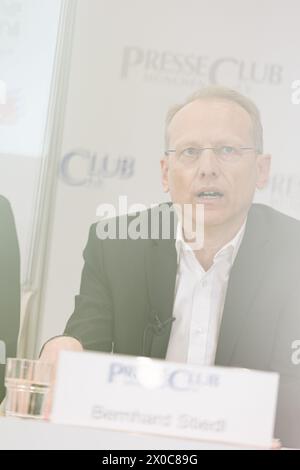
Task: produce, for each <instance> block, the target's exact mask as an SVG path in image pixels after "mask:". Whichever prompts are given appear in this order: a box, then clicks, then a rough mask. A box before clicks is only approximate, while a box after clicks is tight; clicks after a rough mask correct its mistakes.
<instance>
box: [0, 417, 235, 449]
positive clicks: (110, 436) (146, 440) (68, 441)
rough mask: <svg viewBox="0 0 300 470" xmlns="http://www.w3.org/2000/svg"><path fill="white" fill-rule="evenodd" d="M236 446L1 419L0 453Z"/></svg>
mask: <svg viewBox="0 0 300 470" xmlns="http://www.w3.org/2000/svg"><path fill="white" fill-rule="evenodd" d="M238 448H239V447H237V446H230V445H224V444H219V443H208V442H200V441H196V440H184V439H176V438H173V437H172V438H171V437H170V438H168V437H161V436H154V435H146V434H133V433H126V432H119V431H110V430H103V429H94V428H88V427H80V426H67V425H61V424H52V423H49V422H45V421H35V420H29V419H28V420H27V419H16V418H5V417H0V449H1V450H4V449H5V450H11V449H20V450H22V449H34V450H39V449H45V450H46V449H53V450H54V449H59V450H62V449H70V450H73V449H77V450H78V449H80V450H81V449H82V450H116V449H120V450H125V449H126V450H127V449H129V450H135V449H142V450H151V449H156V450H168V449H169V450H176V449H178V450H179V449H187V450H188V449H190V450H192V449H195V450H201V449H203V450H204V449H238Z"/></svg>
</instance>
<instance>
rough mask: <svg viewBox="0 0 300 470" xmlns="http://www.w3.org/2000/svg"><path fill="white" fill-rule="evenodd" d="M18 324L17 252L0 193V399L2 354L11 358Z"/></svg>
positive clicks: (1, 393)
mask: <svg viewBox="0 0 300 470" xmlns="http://www.w3.org/2000/svg"><path fill="white" fill-rule="evenodd" d="M19 326H20V255H19V246H18V240H17V233H16V227H15V222H14V218H13V214H12V210H11V207H10V204H9V202H8V201H7V200H6V199H5V198H4V197H3V196H0V402H1V400H2V399H3V398H4V395H5V389H4V371H5V360H6V357H14V356H15V355H16V350H17V339H18V332H19Z"/></svg>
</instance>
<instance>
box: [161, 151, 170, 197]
mask: <svg viewBox="0 0 300 470" xmlns="http://www.w3.org/2000/svg"><path fill="white" fill-rule="evenodd" d="M160 168H161V180H162V186H163V190H164V192H165V193H168V192H169V157H168V156H166V155H164V156H163V157H162V159H161V160H160Z"/></svg>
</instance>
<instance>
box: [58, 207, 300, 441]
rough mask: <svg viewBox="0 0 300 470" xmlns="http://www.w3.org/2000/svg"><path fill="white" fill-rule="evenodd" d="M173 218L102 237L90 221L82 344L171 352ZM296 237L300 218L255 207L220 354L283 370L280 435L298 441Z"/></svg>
mask: <svg viewBox="0 0 300 470" xmlns="http://www.w3.org/2000/svg"><path fill="white" fill-rule="evenodd" d="M163 207H166V205H162V206H160V208H159V209H157V208H156V209H152V211H157V210H161V208H163ZM145 214H147V217H149V214H151V213H150V212H149V211H148V212H147V213H145ZM172 224H173V226H172V227H173V229H172V234H171V237H170V239H168V240H164V239H158V240H153V239H147V240H145V239H138V240H121V239H117V240H109V239H107V240H104V241H103V240H102V241H101V240H99V238H98V237H97V225H96V224H95V225H93V226H92V227H91V230H90V234H89V240H88V243H87V246H86V248H85V250H84V260H85V264H84V268H83V272H82V280H81V288H80V294H79V295H78V296H77V297H76V298H75V311H74V313H73V315H72V316H71V318H70V320H69V322H68V324H67V327H66V330H65V334H66V335H70V336H74V337H76V338H78V339H79V340H80V341H81V343H82V344H83V346H84V347H85V348H86V349H92V350H96V351H114V352H115V353H121V354H130V355H146V356H149V357H155V358H165V356H166V352H167V347H168V342H169V337H170V331H171V327H172V322H173V319H172V310H173V302H174V289H175V280H176V270H177V256H176V249H175V233H176V220H175V219H174V221H173V222H172ZM299 244H300V222H298V221H296V220H294V219H292V218H290V217H287V216H285V215H283V214H280V213H279V212H277V211H275V210H273V209H271V208H269V207H267V206H263V205H256V204H254V205H253V206H252V208H251V209H250V211H249V214H248V219H247V224H246V231H245V235H244V238H243V241H242V243H241V246H240V249H239V252H238V255H237V257H236V259H235V261H234V264H233V267H232V270H231V273H230V279H229V284H228V289H227V294H226V301H225V306H224V311H223V317H222V323H221V329H220V335H219V341H218V348H217V354H216V361H215V363H216V365H222V366H231V367H244V368H250V369H258V370H265V371H276V372H279V373H280V375H281V379H280V393H279V401H278V412H277V421H276V436H278V437H279V438H281V439H282V440H283V441H284V443H285V445H289V446H299V447H300V386H299V384H300V365H298V366H297V365H294V364H293V363H292V353H293V350H292V342H293V341H294V340H296V339H300V249H299ZM175 321H176V320H175Z"/></svg>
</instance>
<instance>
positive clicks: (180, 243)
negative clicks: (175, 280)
mask: <svg viewBox="0 0 300 470" xmlns="http://www.w3.org/2000/svg"><path fill="white" fill-rule="evenodd" d="M246 222H247V218H246V219H245V221H244V222H243V224H242V226H241V228H240V229H239V231H238V232H237V234H236V235H235V236H234V237H233V238H232V240H230V241H229V242H228V243H226V244H225V245H224V246H223V247H222V248H220V250H219V251H218V252H217V253H216V254H215V256H214V262H215V261H216V260H217V259H219V258H222V257H223V256H226V255H227V256H228V257H230V258H231V259H230V261H231V263H233V262H234V260H235V258H236V256H237V253H238V251H239V248H240V245H241V243H242V240H243V237H244V234H245V228H246ZM175 247H176V252H177V262H179V260H180V256H181V255H182V252H184V251H185V252H190V253H193V250H192V248H191V247H190V245H189V244H188V243H187V242H186V241H185V240H184V238H183V234H182V224H181V222H180V220H178V224H177V231H176V242H175ZM193 254H194V253H193Z"/></svg>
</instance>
